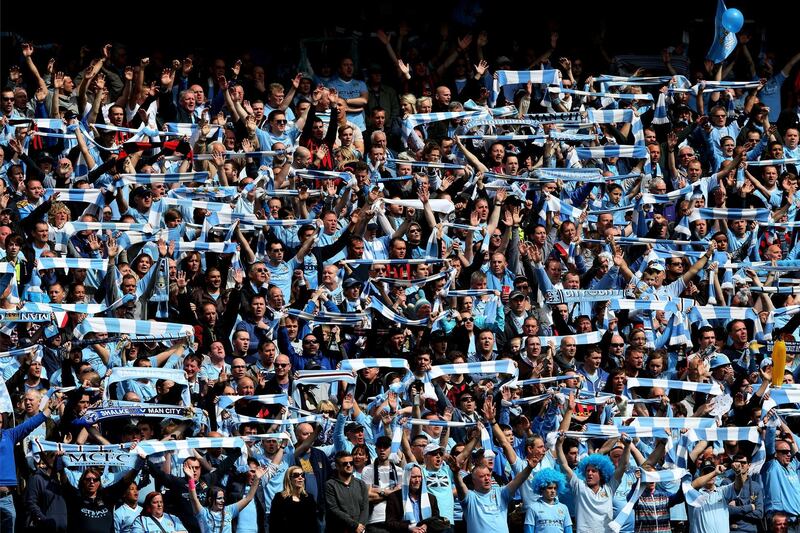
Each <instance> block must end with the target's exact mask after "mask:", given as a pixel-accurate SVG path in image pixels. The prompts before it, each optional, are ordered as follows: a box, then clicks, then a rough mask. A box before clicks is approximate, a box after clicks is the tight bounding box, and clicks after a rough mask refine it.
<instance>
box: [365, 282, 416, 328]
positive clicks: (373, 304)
mask: <svg viewBox="0 0 800 533" xmlns="http://www.w3.org/2000/svg"><path fill="white" fill-rule="evenodd" d="M370 287H372V288H373V290H375V286H374V285H372V284H371V283H370ZM376 292H377V291H376ZM369 307H370V309H374V310H375V311H377V312H378V313H380V314H381V315H382V316H383V317H384V318H386V319H387V320H389V322H394V323H397V324H402V325H404V326H427V325H428V323H430V318H423V319H421V320H411V319H408V318H406V317H404V316H401V315H398V314H397V313H395V312H394V310H392V309H391V308H390V307H388V306H387V305H384V303H383V302H381V301H380V300H379V299H378V298H372V300H371V301H370V304H369Z"/></svg>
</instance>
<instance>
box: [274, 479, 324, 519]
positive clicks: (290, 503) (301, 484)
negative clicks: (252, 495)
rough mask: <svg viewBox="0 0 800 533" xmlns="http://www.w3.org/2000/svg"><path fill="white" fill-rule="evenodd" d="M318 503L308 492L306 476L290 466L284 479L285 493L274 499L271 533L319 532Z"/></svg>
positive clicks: (277, 495)
mask: <svg viewBox="0 0 800 533" xmlns="http://www.w3.org/2000/svg"><path fill="white" fill-rule="evenodd" d="M316 516H317V502H316V501H314V498H313V497H312V496H311V495H310V494H309V493H308V492H307V489H306V474H305V472H303V469H302V468H301V467H299V466H290V467H289V469H288V470H287V471H286V476H284V478H283V491H282V492H280V493H278V494H276V495H275V497H274V498H273V499H272V507H271V509H270V514H269V531H270V533H295V532H301V531H302V532H306V531H308V532H317V531H319V524H318V523H317V519H316Z"/></svg>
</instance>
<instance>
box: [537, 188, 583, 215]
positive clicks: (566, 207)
mask: <svg viewBox="0 0 800 533" xmlns="http://www.w3.org/2000/svg"><path fill="white" fill-rule="evenodd" d="M542 208H543V209H542V211H540V212H539V216H542V213H543V212H550V213H558V214H559V215H560V216H561V217H562V218H563V217H566V218H570V219H574V220H577V219H578V218H580V216H581V215H583V210H582V209H579V208H577V207H574V206H572V205H570V204H568V203H566V202H563V201H561V199H560V198H558V197H557V196H554V195H552V194H548V195H546V200H545V202H544V205H543V206H542ZM542 218H545V217H542Z"/></svg>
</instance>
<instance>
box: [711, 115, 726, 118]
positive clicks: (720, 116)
mask: <svg viewBox="0 0 800 533" xmlns="http://www.w3.org/2000/svg"><path fill="white" fill-rule="evenodd" d="M711 116H712V117H714V118H722V117H724V116H726V115H711Z"/></svg>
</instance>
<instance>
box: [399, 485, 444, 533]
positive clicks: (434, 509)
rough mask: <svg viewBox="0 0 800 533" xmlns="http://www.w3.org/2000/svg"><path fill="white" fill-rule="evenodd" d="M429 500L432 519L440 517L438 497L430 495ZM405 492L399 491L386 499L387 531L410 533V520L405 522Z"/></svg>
mask: <svg viewBox="0 0 800 533" xmlns="http://www.w3.org/2000/svg"><path fill="white" fill-rule="evenodd" d="M428 498H430V501H431V518H437V517H438V516H439V504H438V503H437V502H436V496H434V495H433V494H431V493H428ZM404 513H405V511H404V510H403V491H402V490H398V491H395V492H393V493H391V494H390V495H389V497H388V498H386V529H388V530H389V531H391V532H393V533H394V532H396V533H408V526H409V525H410V524H411V522H409V521H408V520H403V514H404Z"/></svg>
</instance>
